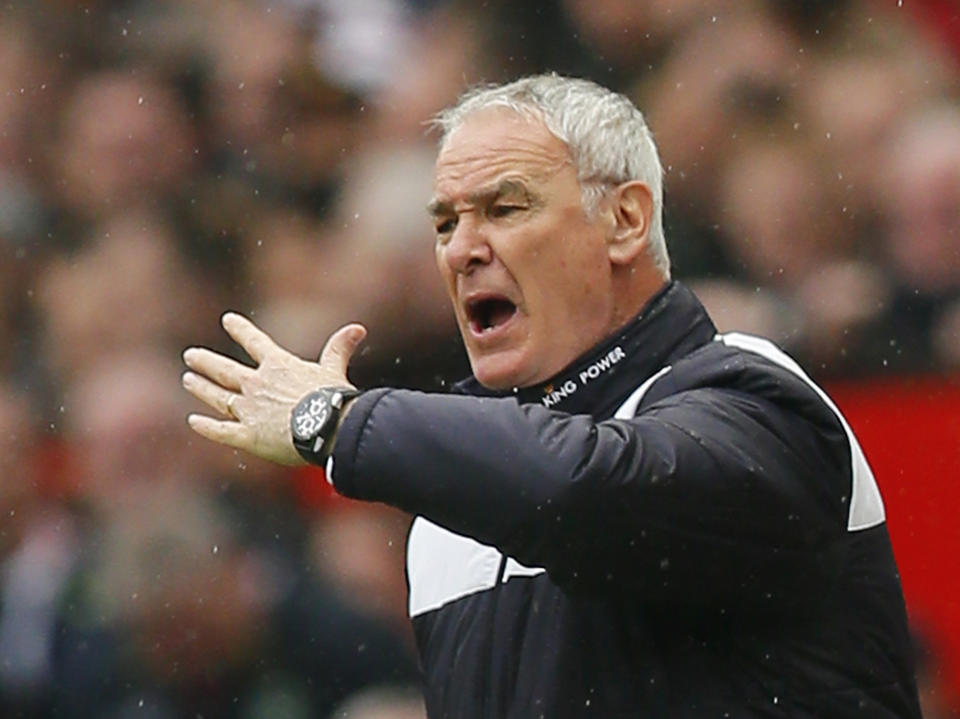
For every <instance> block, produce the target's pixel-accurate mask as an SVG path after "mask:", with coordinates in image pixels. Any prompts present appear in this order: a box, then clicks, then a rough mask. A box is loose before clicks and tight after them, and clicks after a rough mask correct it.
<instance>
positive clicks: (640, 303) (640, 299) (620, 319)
mask: <svg viewBox="0 0 960 719" xmlns="http://www.w3.org/2000/svg"><path fill="white" fill-rule="evenodd" d="M669 281H670V277H669V276H665V275H664V273H663V272H661V271H660V270H659V269H657V268H656V267H654V265H653V263H652V262H649V261H648V262H635V263H633V264H630V265H617V266H615V267H614V268H613V273H612V283H611V284H612V286H613V293H614V295H613V296H614V297H615V298H616V300H615V304H614V309H613V317H612V322H611V323H610V332H613V331H615V330H617V329H619V328H620V327H623V326H624V325H625V324H626V323H627V322H629V321H630V320H631V319H633V318H634V317H636V316H637V314H638V313H639V312H640V310H642V309H643V308H644V307H645V306H646V305H647V303H648V302H649V301H650V299H651V298H652V297H653V296H654V295H656V294H657V293H658V292H660V290H661V289H663V286H664V285H665V284H667V283H668V282H669Z"/></svg>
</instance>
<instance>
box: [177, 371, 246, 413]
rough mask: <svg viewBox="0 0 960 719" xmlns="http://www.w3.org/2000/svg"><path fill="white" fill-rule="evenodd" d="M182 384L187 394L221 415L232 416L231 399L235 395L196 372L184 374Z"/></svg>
mask: <svg viewBox="0 0 960 719" xmlns="http://www.w3.org/2000/svg"><path fill="white" fill-rule="evenodd" d="M180 382H181V384H183V388H184V389H185V390H187V392H189V393H190V394H192V395H193V396H194V397H196V398H197V399H198V400H200V401H201V402H203V403H205V404H207V405H208V406H210V407H212V408H213V409H215V410H217V412H219V413H220V414H223V415H228V416H232V414H233V413H232V412H231V411H230V398H231V397H233V396H235V395H234V393H233V392H231V391H230V390H226V389H224V388H223V387H221V386H220V385H218V384H214V383H213V382H211V381H210V380H208V379H207V378H206V377H203V376H201V375H198V374H197V373H196V372H184V373H183V377H182V378H181V380H180Z"/></svg>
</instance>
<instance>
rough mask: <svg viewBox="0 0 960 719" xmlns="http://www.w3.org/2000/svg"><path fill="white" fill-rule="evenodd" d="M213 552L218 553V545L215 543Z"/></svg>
mask: <svg viewBox="0 0 960 719" xmlns="http://www.w3.org/2000/svg"><path fill="white" fill-rule="evenodd" d="M213 553H214V554H219V553H220V546H219V545H217V544H214V545H213Z"/></svg>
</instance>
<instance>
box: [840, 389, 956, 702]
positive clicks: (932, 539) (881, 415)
mask: <svg viewBox="0 0 960 719" xmlns="http://www.w3.org/2000/svg"><path fill="white" fill-rule="evenodd" d="M828 391H829V393H830V395H831V396H832V397H833V399H834V400H835V401H836V403H837V405H838V406H839V407H840V408H841V409H842V410H843V413H844V414H845V415H846V417H847V419H848V420H849V422H850V424H851V425H852V427H853V429H854V432H855V433H856V434H857V436H858V437H859V439H860V443H861V444H862V445H863V449H864V451H865V452H866V455H867V459H868V460H869V462H870V464H871V466H872V467H873V470H874V473H875V474H876V476H877V480H878V482H879V483H880V489H881V492H882V493H883V497H884V503H885V505H886V509H887V524H888V527H889V530H890V536H891V539H892V541H893V547H894V552H895V553H896V557H897V563H898V565H899V567H900V576H901V579H902V582H903V590H904V594H905V595H906V599H907V608H908V610H909V612H910V618H911V621H912V622H913V623H914V625H915V626H916V627H917V628H919V629H920V630H921V631H922V632H923V633H924V635H925V639H926V640H927V641H928V642H929V643H930V645H931V649H932V651H933V652H934V653H935V654H936V655H937V658H938V661H939V665H940V668H941V671H942V675H941V677H942V680H943V684H942V686H941V690H942V691H944V692H949V693H950V694H951V695H952V696H951V697H950V700H949V701H950V703H951V704H952V705H953V706H955V707H957V710H958V711H960V522H958V521H957V513H958V511H960V375H955V376H950V377H920V378H917V377H914V378H903V377H900V378H895V379H884V380H872V381H867V382H857V383H852V382H849V383H835V384H832V385H830V386H829V387H828Z"/></svg>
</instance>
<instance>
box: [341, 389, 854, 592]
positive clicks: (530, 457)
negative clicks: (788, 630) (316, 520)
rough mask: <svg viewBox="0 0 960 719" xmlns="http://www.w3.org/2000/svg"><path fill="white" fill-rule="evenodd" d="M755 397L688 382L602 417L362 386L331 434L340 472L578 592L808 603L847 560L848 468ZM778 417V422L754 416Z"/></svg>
mask: <svg viewBox="0 0 960 719" xmlns="http://www.w3.org/2000/svg"><path fill="white" fill-rule="evenodd" d="M764 403H765V401H764V400H762V399H757V398H753V397H750V396H747V395H744V394H741V393H737V392H731V391H721V390H710V389H706V390H697V391H691V392H687V393H683V394H681V395H677V396H674V397H671V398H668V399H667V400H665V401H664V402H661V403H659V404H658V405H657V406H655V407H654V408H651V409H650V410H648V411H646V412H644V413H643V414H642V415H641V416H639V417H637V418H634V419H632V420H626V421H621V420H610V421H606V422H600V423H597V422H594V421H593V420H592V419H591V418H590V417H587V416H570V415H564V414H560V413H556V412H552V411H549V410H546V409H544V408H542V407H539V406H523V407H521V406H518V405H517V404H516V403H515V402H514V401H513V400H512V399H503V400H501V399H479V398H472V397H456V396H440V395H428V394H421V393H416V392H408V391H403V390H381V391H376V392H368V393H365V394H364V395H363V396H361V397H360V398H359V399H358V400H357V401H356V402H355V403H354V407H353V411H352V413H351V415H350V416H349V417H348V418H347V419H346V421H345V422H344V424H343V425H342V427H341V431H340V436H339V438H338V440H337V444H336V447H335V450H334V472H333V480H334V484H335V486H336V487H337V489H338V491H340V492H342V493H344V494H346V495H348V496H351V497H355V498H359V499H365V500H371V501H381V502H386V503H388V504H392V505H394V506H398V507H400V508H402V509H405V510H407V511H409V512H412V513H415V514H422V515H424V516H426V517H427V518H429V519H431V520H432V521H434V522H437V523H438V524H441V525H443V526H445V527H447V528H449V529H451V530H453V531H455V532H458V533H461V534H464V535H467V536H471V537H474V538H475V539H477V540H479V541H481V542H484V543H487V544H491V545H494V546H496V547H498V548H500V549H501V550H503V551H504V552H505V553H507V554H508V555H510V556H513V557H515V558H517V559H518V560H520V561H521V562H523V563H525V564H528V565H531V566H543V567H545V568H546V569H547V571H548V572H549V573H550V575H551V577H552V578H553V579H554V580H555V581H557V582H558V583H560V584H563V585H564V586H567V587H568V588H570V589H572V590H577V591H586V592H608V591H617V590H621V589H623V590H627V591H630V592H631V593H634V592H636V593H639V594H640V595H642V596H643V597H644V598H646V599H652V600H656V599H675V600H676V599H679V600H689V601H692V602H699V601H723V600H725V599H732V598H737V599H738V600H741V601H742V600H744V599H747V600H756V602H757V603H758V604H759V605H763V604H764V603H766V602H768V601H771V600H776V601H782V600H783V599H784V596H783V595H784V594H792V595H794V596H795V598H796V599H797V600H798V601H803V600H804V599H810V598H812V597H813V595H815V594H816V593H817V592H818V591H821V590H822V588H823V586H824V582H830V581H833V578H834V577H835V576H836V574H837V572H838V570H839V565H840V562H841V561H842V556H841V555H840V552H841V549H840V547H842V543H841V542H839V541H837V540H838V539H839V538H840V537H841V536H842V533H843V528H844V520H843V517H844V512H843V509H842V506H841V499H840V494H841V492H840V490H836V491H834V489H835V487H830V484H831V479H830V478H831V477H832V478H834V479H833V480H832V482H833V483H836V477H838V476H843V471H842V469H841V468H840V467H837V466H831V462H832V461H833V460H832V457H833V453H830V452H825V451H813V452H810V451H806V450H807V449H808V448H809V447H804V442H812V443H813V445H810V446H814V447H816V445H819V444H822V443H824V442H827V439H828V438H823V439H821V438H820V437H818V436H817V435H818V432H819V431H820V430H818V429H817V428H814V427H813V426H812V425H811V424H809V423H808V422H805V421H802V420H800V419H799V418H795V417H792V416H790V415H788V414H787V413H785V412H782V411H780V410H777V409H776V408H774V407H772V406H764ZM777 412H779V413H780V415H781V416H780V417H779V420H781V421H782V426H780V427H771V426H770V425H769V423H768V424H764V423H763V422H761V421H758V418H759V417H764V418H769V416H771V414H775V413H777ZM791 429H792V430H793V431H794V432H795V433H798V434H797V438H796V440H794V439H787V436H786V435H787V432H788V430H791ZM837 432H838V433H839V434H838V435H837V436H836V437H835V438H830V439H836V440H837V441H840V439H839V438H840V437H841V436H842V430H840V429H839V426H838V427H837ZM827 443H828V442H827ZM774 593H776V594H777V595H780V596H774Z"/></svg>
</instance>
